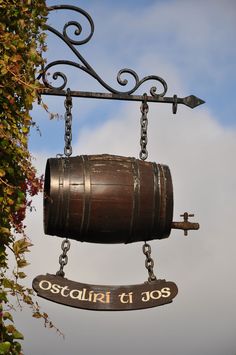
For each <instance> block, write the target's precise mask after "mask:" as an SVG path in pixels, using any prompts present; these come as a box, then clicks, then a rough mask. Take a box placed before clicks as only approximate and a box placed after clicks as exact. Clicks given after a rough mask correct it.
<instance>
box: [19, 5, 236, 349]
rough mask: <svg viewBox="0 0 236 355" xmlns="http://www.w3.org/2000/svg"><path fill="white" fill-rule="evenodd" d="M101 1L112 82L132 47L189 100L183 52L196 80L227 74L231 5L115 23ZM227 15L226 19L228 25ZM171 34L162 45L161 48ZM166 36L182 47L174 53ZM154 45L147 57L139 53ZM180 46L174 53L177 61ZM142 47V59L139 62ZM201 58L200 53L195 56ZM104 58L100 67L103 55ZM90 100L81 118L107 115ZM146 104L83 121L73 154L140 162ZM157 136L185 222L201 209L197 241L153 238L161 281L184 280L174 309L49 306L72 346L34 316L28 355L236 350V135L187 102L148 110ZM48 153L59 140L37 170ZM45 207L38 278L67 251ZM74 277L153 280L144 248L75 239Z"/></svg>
mask: <svg viewBox="0 0 236 355" xmlns="http://www.w3.org/2000/svg"><path fill="white" fill-rule="evenodd" d="M76 3H77V2H76ZM102 3H103V4H104V2H101V4H102ZM91 4H92V3H91ZM101 4H100V2H99V7H100V11H101V12H103V14H105V15H104V17H101V18H100V19H99V18H98V19H97V20H98V22H99V24H97V27H98V26H102V30H101V32H99V33H100V34H99V33H98V37H97V39H98V41H99V44H102V46H101V47H100V46H98V47H96V46H97V44H96V43H94V44H93V45H94V47H96V48H99V50H100V51H101V52H102V53H103V51H104V50H105V49H104V42H103V39H102V35H105V34H106V35H107V37H106V38H107V42H106V45H107V46H108V47H106V50H107V48H109V45H110V44H111V42H113V46H112V47H111V49H112V50H111V51H110V52H109V50H107V57H108V58H107V60H105V54H100V56H99V58H100V59H101V58H102V59H104V61H103V62H102V63H98V66H99V72H103V71H104V72H105V73H106V75H107V77H109V78H110V77H112V73H113V69H114V72H116V68H118V69H119V66H120V63H121V62H122V63H124V53H123V50H124V51H125V53H126V56H127V62H128V63H130V62H131V61H133V60H134V61H135V66H136V68H137V70H138V71H140V73H143V75H148V74H150V71H151V72H152V68H153V69H154V70H153V74H157V75H161V76H163V77H164V78H165V79H166V80H167V82H168V85H169V87H170V92H171V95H172V94H173V93H175V92H176V93H178V95H180V96H181V94H182V93H184V95H189V94H191V92H190V93H188V92H187V94H186V91H187V90H186V87H187V86H189V81H188V80H186V78H187V73H186V75H185V76H184V77H183V72H184V71H185V69H183V67H182V66H183V63H182V62H181V61H180V59H181V55H182V54H184V55H185V56H186V57H185V59H183V61H185V62H188V65H189V67H190V66H192V70H193V74H192V75H193V77H198V75H200V74H199V70H200V68H202V67H203V66H204V67H205V69H206V70H209V72H208V73H207V75H208V77H210V76H212V78H213V77H214V78H217V75H218V72H216V71H215V66H214V61H213V59H214V51H213V50H212V48H213V49H214V48H215V47H216V46H217V44H218V42H219V45H221V44H222V43H223V44H222V51H223V53H229V51H230V49H229V48H228V47H227V46H226V43H225V41H226V39H227V38H228V36H229V34H230V33H231V32H230V31H231V30H232V29H233V28H235V24H234V19H233V14H234V11H233V10H234V6H235V5H234V2H233V1H227V2H220V1H210V0H209V1H198V2H194V1H191V2H189V1H178V2H176V1H166V2H157V3H154V4H153V5H152V7H149V6H147V7H145V8H144V9H143V12H142V16H140V17H139V19H138V20H137V19H136V18H134V16H133V14H132V13H129V14H127V12H125V11H124V12H122V11H119V12H117V13H116V14H115V15H111V14H109V16H107V13H106V9H104V8H102V5H101ZM89 6H90V5H89ZM91 6H92V5H91ZM96 6H97V5H96ZM160 14H161V15H160ZM114 17H115V18H116V21H115V22H114ZM104 18H105V19H106V21H104ZM221 19H224V21H225V20H226V19H227V22H224V24H223V23H222V22H221ZM222 21H223V20H222ZM121 24H122V25H121ZM216 24H217V25H219V26H216ZM105 25H106V26H105ZM108 28H109V29H110V28H111V29H112V30H114V31H115V33H116V34H117V35H116V38H115V43H114V36H108ZM140 28H141V29H142V30H140ZM153 28H156V32H157V34H156V35H157V39H158V40H157V44H156V46H155V45H153V38H152V40H151V41H149V40H148V39H149V35H150V32H151V31H152V29H153ZM188 28H189V32H188V31H186V29H188ZM127 33H128V34H129V36H130V38H131V37H132V38H134V37H136V34H137V37H140V38H139V39H140V41H139V42H140V43H142V44H141V45H140V47H136V44H137V42H138V41H136V43H135V44H133V43H131V42H130V43H128V45H126V46H125V48H124V43H126V42H124V41H125V39H127V37H126V36H127ZM118 34H119V35H118ZM170 35H171V36H170ZM230 35H231V34H230ZM145 36H146V37H145ZM168 36H170V37H169V38H168ZM161 38H163V43H162V42H161V47H159V45H158V43H159V41H160V40H161ZM167 39H169V40H170V42H169V43H171V45H172V44H173V46H174V47H171V48H169V49H168V41H167ZM173 39H174V40H173ZM175 41H176V47H175V43H174V42H175ZM212 41H213V42H214V43H213V44H214V45H213V47H212V45H211V44H212V43H211V42H212ZM164 42H165V43H164ZM145 46H147V47H146V50H147V49H148V52H147V53H146V51H141V49H143V48H144V47H145ZM226 47H227V48H226ZM90 48H91V47H90ZM134 48H135V49H134ZM176 48H178V49H180V48H182V50H183V52H181V53H179V54H178V53H176V51H175V50H176ZM113 49H114V50H113ZM152 50H153V52H152ZM172 50H173V53H174V54H175V55H174V58H172V57H171V56H169V54H170V52H171V51H172ZM132 51H134V52H133V53H135V54H136V55H134V57H133V58H132V56H131V53H132ZM196 51H199V52H198V55H197V56H196ZM88 52H89V51H88ZM104 53H105V52H104ZM138 53H139V55H137V54H138ZM153 53H154V54H153ZM158 53H159V54H158ZM201 53H202V54H203V55H202V57H201V56H199V55H200V54H201ZM156 54H158V55H156ZM194 60H196V61H194ZM176 61H177V63H176ZM203 62H204V63H203ZM94 63H95V64H96V65H97V63H96V58H95V57H94ZM108 64H109V65H108ZM124 65H126V63H124ZM108 67H109V68H108ZM108 69H109V75H108V74H107V73H108V71H107V70H108ZM151 74H152V73H151ZM162 74H163V75H162ZM140 77H141V74H140ZM221 78H223V75H222V77H221ZM76 80H77V78H75V81H76ZM189 80H190V79H189ZM209 85H210V84H209ZM79 89H80V86H79ZM199 96H200V97H201V92H199ZM203 99H204V97H203ZM80 101H81V100H79V104H78V106H77V103H76V104H75V105H76V110H77V108H78V110H79V114H81V115H82V113H81V111H80V110H81V109H82V110H83V114H85V115H86V116H88V117H92V118H93V117H94V116H96V115H98V112H97V111H96V109H97V108H98V107H99V105H100V104H92V105H91V106H90V104H89V103H88V108H85V106H86V105H85V103H84V102H83V104H81V106H80ZM104 105H105V104H104ZM139 106H140V104H139V103H127V104H123V105H120V106H119V105H116V106H115V108H114V110H111V117H110V119H109V121H106V122H101V124H100V125H99V126H96V127H95V128H94V127H91V125H90V126H89V124H88V125H87V126H85V125H84V126H83V129H81V131H80V132H79V138H78V141H77V142H76V141H74V142H73V149H74V154H98V153H109V154H118V155H124V156H135V157H138V154H139V135H140V127H139V119H140V110H139ZM74 116H75V117H76V116H77V114H76V113H75V115H74ZM55 125H56V123H55ZM50 130H52V126H50ZM52 133H54V131H52ZM148 134H149V141H148V151H149V160H151V161H156V162H160V163H163V164H167V165H169V167H170V169H171V172H172V179H173V185H174V196H175V220H179V217H178V215H179V214H180V213H183V212H184V211H185V210H187V211H189V212H193V213H195V217H194V220H196V221H198V222H199V223H200V225H201V228H200V230H199V231H193V232H190V233H189V237H188V238H186V237H184V236H183V232H181V231H172V233H171V236H170V238H169V239H166V240H163V241H153V242H151V245H152V249H153V258H154V259H155V266H156V273H157V275H158V277H160V278H166V279H168V280H173V281H175V282H176V283H177V285H178V286H179V295H178V296H177V298H176V299H175V300H174V302H173V304H171V305H168V306H164V307H162V308H157V309H151V310H147V311H142V312H141V311H140V312H139V311H138V312H133V313H115V314H114V313H109V314H107V313H106V314H104V313H92V312H82V311H80V310H74V309H70V308H66V307H63V306H60V305H56V304H52V303H49V302H47V301H43V300H41V302H40V303H41V304H43V306H44V309H45V311H46V312H48V313H49V314H50V315H51V317H52V318H53V319H54V320H55V322H56V323H57V325H58V326H59V327H60V328H61V329H62V330H64V331H65V333H66V335H67V340H66V341H65V342H63V341H62V340H61V339H58V338H57V336H56V335H54V333H52V332H51V333H49V332H48V331H45V332H44V330H43V329H41V326H40V325H39V324H38V323H37V322H36V321H35V320H32V322H31V321H29V319H28V318H27V320H25V319H26V318H25V317H22V320H21V322H22V326H23V327H25V333H26V334H28V336H29V338H30V341H29V339H28V340H27V338H26V343H25V348H26V354H27V352H28V354H34V355H41V354H42V353H45V354H48V355H50V354H52V353H57V354H60V355H64V354H65V353H68V354H72V355H74V354H76V353H78V351H80V352H81V354H83V355H87V354H93V353H95V352H96V353H97V354H107V355H108V354H113V355H120V354H121V353H123V354H130V355H133V354H140V355H141V354H143V353H145V354H146V355H154V354H156V353H157V352H158V353H160V355H174V354H181V355H185V354H186V355H189V354H191V355H199V354H204V355H212V354H214V355H222V354H234V353H235V349H236V343H235V334H234V332H235V327H236V321H235V317H234V314H233V310H234V308H235V306H236V287H235V285H234V282H233V270H234V269H235V267H236V262H235V257H234V254H235V252H234V251H235V248H236V241H235V232H234V219H235V217H234V214H235V202H234V201H235V197H236V196H235V191H236V186H235V185H236V182H235V173H236V167H235V157H234V152H235V150H236V139H235V138H236V130H235V129H232V128H231V129H230V130H229V129H227V128H225V127H223V126H222V125H220V124H219V123H217V117H215V115H213V113H212V112H211V111H210V110H209V109H208V108H207V106H206V105H205V107H204V106H202V107H199V108H196V109H194V110H191V109H189V108H186V107H179V108H178V113H177V115H176V116H173V115H172V113H171V106H169V105H161V104H150V110H149V126H148ZM49 143H50V142H49ZM47 151H50V144H48V146H44V152H45V153H41V154H38V153H36V154H35V155H36V156H37V161H36V163H37V165H38V167H39V170H44V166H45V162H46V157H47V156H48V155H50V154H47V153H46V152H47ZM35 204H36V207H37V212H36V213H33V214H31V215H29V216H28V232H29V235H30V237H31V238H32V241H33V244H34V245H35V246H34V248H33V251H32V253H31V255H30V260H31V266H30V267H29V268H28V270H29V275H30V276H32V278H33V277H34V276H35V275H38V274H43V273H47V272H49V273H54V272H55V271H56V270H57V269H58V256H59V254H60V253H61V249H60V243H61V239H60V238H56V237H52V236H44V234H43V228H42V219H43V216H42V196H41V197H39V198H38V199H37V200H36V201H35ZM65 271H66V275H67V277H68V278H69V279H72V280H77V281H84V282H90V283H100V284H102V283H104V284H107V283H111V284H112V283H120V284H121V283H124V284H131V283H141V282H143V281H144V279H145V278H146V271H145V269H144V256H143V255H142V251H141V243H137V244H133V245H127V246H125V245H112V246H104V245H93V244H86V243H83V244H81V243H77V242H75V241H73V242H72V247H71V250H70V252H69V264H68V265H67V266H66V268H65ZM21 316H22V315H21ZM21 316H20V317H21ZM22 330H23V329H22ZM42 339H43V340H44V341H43V342H42ZM147 344H148V345H147ZM78 349H79V350H78Z"/></svg>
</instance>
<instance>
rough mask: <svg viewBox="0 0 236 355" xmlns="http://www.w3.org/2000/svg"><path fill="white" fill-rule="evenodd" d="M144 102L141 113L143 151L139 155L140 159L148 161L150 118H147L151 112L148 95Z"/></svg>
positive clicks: (145, 95) (141, 143) (145, 96)
mask: <svg viewBox="0 0 236 355" xmlns="http://www.w3.org/2000/svg"><path fill="white" fill-rule="evenodd" d="M143 97H144V100H143V101H142V104H141V107H140V111H141V113H142V116H141V119H140V124H141V138H140V146H141V150H140V153H139V157H140V159H141V160H146V159H147V157H148V151H147V148H146V147H147V142H148V139H147V126H148V118H147V113H148V110H149V107H148V104H147V94H146V93H145V94H143Z"/></svg>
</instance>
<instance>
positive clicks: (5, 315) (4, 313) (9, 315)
mask: <svg viewBox="0 0 236 355" xmlns="http://www.w3.org/2000/svg"><path fill="white" fill-rule="evenodd" d="M2 317H3V319H4V320H6V319H8V320H10V321H12V322H13V317H12V315H11V313H9V312H3V316H2Z"/></svg>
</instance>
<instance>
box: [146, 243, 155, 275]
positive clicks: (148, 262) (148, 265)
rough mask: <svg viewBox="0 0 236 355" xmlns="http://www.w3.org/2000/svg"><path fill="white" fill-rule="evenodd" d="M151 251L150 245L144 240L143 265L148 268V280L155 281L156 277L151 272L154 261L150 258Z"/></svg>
mask: <svg viewBox="0 0 236 355" xmlns="http://www.w3.org/2000/svg"><path fill="white" fill-rule="evenodd" d="M151 252H152V250H151V246H150V245H149V244H147V243H146V242H145V243H144V245H143V254H144V255H146V260H145V267H146V269H147V270H148V275H149V277H148V281H149V282H152V281H155V280H156V279H157V278H156V276H155V275H154V272H153V267H154V261H153V259H152V258H151Z"/></svg>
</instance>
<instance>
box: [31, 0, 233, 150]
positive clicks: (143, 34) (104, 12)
mask: <svg viewBox="0 0 236 355" xmlns="http://www.w3.org/2000/svg"><path fill="white" fill-rule="evenodd" d="M77 3H78V2H77V1H74V2H73V1H72V2H70V4H73V5H76V4H77ZM48 4H49V5H53V4H56V2H54V1H50V2H49V3H48ZM79 5H80V6H81V7H82V8H84V9H85V10H87V11H88V12H89V13H90V14H91V16H92V17H93V20H94V23H95V33H94V36H93V37H92V39H91V40H90V42H89V43H87V44H85V45H82V46H80V47H79V50H80V52H81V54H82V56H84V58H85V59H86V60H87V61H88V62H89V64H90V65H91V66H92V67H93V68H94V69H95V71H97V73H98V74H99V75H100V76H101V77H102V78H103V79H104V80H105V81H106V82H108V83H109V84H110V85H111V86H115V87H116V88H118V85H117V84H116V75H117V72H118V71H119V70H120V69H122V68H125V67H128V68H131V69H134V70H135V71H136V72H137V73H138V75H139V76H140V77H143V76H146V75H151V74H154V75H159V76H161V77H163V78H164V79H165V80H166V81H167V84H168V88H169V89H168V94H169V95H173V94H177V95H178V96H185V95H189V94H195V95H197V96H199V97H201V98H203V99H204V100H205V101H206V106H205V107H206V108H207V109H208V110H210V111H211V112H212V113H213V114H214V117H215V119H216V120H217V121H218V122H219V123H220V124H221V125H223V126H227V127H235V104H234V85H235V79H236V78H235V76H236V74H235V70H234V63H235V58H236V49H235V46H233V45H232V43H234V34H235V26H236V25H235V16H234V14H235V3H234V1H230V0H228V1H226V2H224V3H222V2H220V1H209V0H208V1H198V2H197V3H195V2H194V1H178V2H176V1H138V2H135V6H134V2H132V1H121V2H115V3H112V2H109V1H101V2H96V1H90V2H87V1H86V2H83V1H82V2H80V3H79ZM65 14H66V15H67V17H66V19H65V21H68V20H70V19H71V18H74V17H72V16H71V15H69V12H65V11H64V12H63V11H62V12H57V13H56V15H55V14H53V15H51V16H50V17H49V23H51V22H52V23H53V21H57V24H56V25H55V27H57V28H61V27H62V26H60V22H61V24H62V23H63V17H65ZM50 21H51V22H50ZM84 30H85V33H86V31H87V30H88V28H86V26H85V25H84ZM46 57H47V58H48V62H50V60H52V59H54V60H56V59H71V60H73V59H75V61H76V60H77V59H76V58H75V57H73V56H72V55H71V53H70V50H69V49H67V48H66V46H64V45H63V44H61V43H59V41H57V40H56V39H55V37H53V36H51V35H50V36H49V38H48V52H47V53H46ZM59 68H60V69H62V68H61V67H58V68H56V69H59ZM66 70H67V68H66ZM67 72H68V70H67ZM51 74H52V73H51ZM71 75H72V77H71V80H70V84H69V85H70V87H71V89H75V90H79V89H80V87H81V90H89V91H93V90H97V91H104V90H103V88H102V87H101V86H99V85H97V84H96V82H95V81H94V80H93V79H91V80H90V78H88V76H87V75H85V74H83V73H79V71H78V70H77V71H76V70H74V71H72V74H71ZM179 82H181V85H179ZM121 89H123V88H122V87H121ZM147 89H148V88H147ZM147 89H146V88H145V90H147ZM140 93H143V92H142V89H141V88H140ZM44 101H45V102H46V103H48V104H49V103H50V104H49V109H50V110H51V111H52V112H56V113H59V114H60V115H63V111H64V109H63V107H62V106H59V102H58V101H60V102H61V101H62V100H58V99H52V98H48V97H47V98H46V97H45V98H44ZM75 101H76V100H75ZM82 101H84V100H82ZM78 102H79V104H80V105H81V107H80V109H77V107H78V106H76V109H75V112H76V113H75V115H77V116H78V119H75V120H74V127H75V132H76V133H75V138H76V139H77V138H78V134H77V132H78V131H79V130H80V128H81V127H85V126H92V127H93V125H95V126H96V125H99V124H100V123H101V122H102V121H105V120H107V119H109V116H110V115H111V114H112V112H113V111H114V110H117V109H119V107H121V105H122V103H117V102H116V103H114V102H113V103H110V102H103V103H100V102H96V103H91V105H92V108H91V109H90V108H89V107H90V102H89V107H88V105H87V107H86V106H85V105H86V104H87V102H88V100H85V101H84V102H81V100H80V101H78V100H77V102H76V103H75V105H78ZM94 109H96V114H94V113H92V110H94ZM83 110H85V111H83ZM34 112H35V113H34V116H36V117H37V120H39V121H40V127H41V130H42V133H43V137H42V138H41V137H40V138H39V137H37V134H36V135H35V134H34V132H32V139H31V147H32V149H35V148H36V147H37V145H39V144H40V145H42V142H43V146H44V145H45V144H46V142H47V141H48V140H50V142H51V144H52V143H53V146H52V150H53V151H54V150H55V149H59V148H57V147H58V145H57V142H58V139H57V138H58V134H60V132H61V130H62V127H61V124H60V123H59V124H56V123H54V122H53V123H51V122H50V123H48V120H47V116H46V115H45V113H44V112H43V110H40V109H39V108H35V109H34ZM37 112H38V113H37ZM47 127H48V129H47ZM51 127H53V130H54V131H56V132H58V134H56V139H55V140H54V139H53V137H50V138H49V135H50V131H51ZM44 128H45V130H44ZM43 131H44V132H43ZM44 139H45V144H44ZM53 147H54V148H53Z"/></svg>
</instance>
